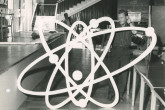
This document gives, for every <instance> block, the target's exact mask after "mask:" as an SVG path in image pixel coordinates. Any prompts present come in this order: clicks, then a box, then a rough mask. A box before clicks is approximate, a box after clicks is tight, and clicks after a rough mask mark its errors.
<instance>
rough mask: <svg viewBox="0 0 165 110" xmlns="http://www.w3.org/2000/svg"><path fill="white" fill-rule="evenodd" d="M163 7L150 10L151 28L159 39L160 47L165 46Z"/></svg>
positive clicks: (164, 12)
mask: <svg viewBox="0 0 165 110" xmlns="http://www.w3.org/2000/svg"><path fill="white" fill-rule="evenodd" d="M162 15H165V6H153V9H152V26H153V27H154V28H155V31H156V33H157V35H158V38H160V41H161V42H160V43H162V44H159V45H160V46H161V45H164V46H165V31H164V30H165V16H162Z"/></svg>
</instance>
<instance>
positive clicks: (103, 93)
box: [18, 49, 150, 110]
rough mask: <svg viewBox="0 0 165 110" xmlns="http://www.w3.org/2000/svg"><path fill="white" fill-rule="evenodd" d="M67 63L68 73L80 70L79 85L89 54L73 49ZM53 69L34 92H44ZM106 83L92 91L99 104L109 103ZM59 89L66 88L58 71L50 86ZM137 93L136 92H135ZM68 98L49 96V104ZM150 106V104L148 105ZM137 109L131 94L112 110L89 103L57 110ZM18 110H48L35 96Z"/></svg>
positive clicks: (103, 82) (62, 95)
mask: <svg viewBox="0 0 165 110" xmlns="http://www.w3.org/2000/svg"><path fill="white" fill-rule="evenodd" d="M69 56H70V57H69V61H70V62H71V63H70V66H69V70H70V71H69V73H72V72H73V71H74V70H80V71H82V73H83V78H82V80H80V82H77V83H78V84H79V83H82V82H83V80H84V79H85V78H86V77H87V75H88V73H89V71H90V65H89V64H90V60H89V59H90V52H89V51H88V50H86V49H84V50H80V49H74V50H72V51H71V52H70V54H69ZM73 65H74V66H73ZM53 69H54V68H52V70H50V73H49V74H47V75H46V76H45V78H44V79H43V80H42V81H41V82H40V83H39V84H38V86H36V88H35V89H34V91H45V90H46V86H47V83H48V80H49V78H50V75H51V73H52V71H53ZM100 71H103V70H102V69H101V68H99V69H98V71H97V72H96V74H97V73H100ZM101 73H103V74H99V75H97V76H96V77H101V76H103V75H104V72H101ZM108 83H109V80H105V81H102V82H100V83H98V84H96V85H94V88H93V90H94V91H95V92H93V93H92V97H93V98H94V99H96V100H98V101H100V102H103V103H110V102H111V101H109V100H108V99H107V94H108V92H107V91H108V86H107V85H108ZM60 88H66V81H65V79H64V76H63V75H61V72H60V71H59V72H58V73H57V75H56V77H55V78H54V81H53V84H52V86H51V90H52V91H53V90H58V89H60ZM137 93H138V92H137ZM137 95H138V94H137ZM67 97H68V94H67V93H65V94H60V95H56V96H50V103H51V104H52V105H55V104H57V103H59V102H62V101H63V100H65V99H66V98H67ZM82 97H83V96H82V95H81V94H79V95H78V96H77V97H76V99H80V98H82ZM149 104H150V103H149ZM149 104H148V106H147V109H146V110H150V105H149ZM138 109H139V95H138V96H137V99H136V103H135V106H134V107H132V106H131V94H130V96H128V97H127V96H125V98H124V102H120V103H118V104H117V105H116V106H115V107H113V108H101V107H98V106H96V105H94V104H93V103H91V102H89V103H88V105H87V107H86V108H80V107H77V106H75V105H74V104H73V103H72V102H69V103H68V104H67V105H65V106H64V107H62V108H60V109H59V110H138ZM18 110H50V109H49V108H48V107H47V106H46V104H45V99H44V97H36V96H28V97H27V99H26V100H25V102H24V103H23V104H22V105H21V106H20V108H19V109H18Z"/></svg>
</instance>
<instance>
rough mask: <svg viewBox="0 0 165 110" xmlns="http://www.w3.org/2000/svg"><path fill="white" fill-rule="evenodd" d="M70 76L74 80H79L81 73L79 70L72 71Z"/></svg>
mask: <svg viewBox="0 0 165 110" xmlns="http://www.w3.org/2000/svg"><path fill="white" fill-rule="evenodd" d="M72 77H73V79H74V80H76V81H79V80H81V79H82V77H83V75H82V72H81V71H78V70H76V71H74V72H73V74H72Z"/></svg>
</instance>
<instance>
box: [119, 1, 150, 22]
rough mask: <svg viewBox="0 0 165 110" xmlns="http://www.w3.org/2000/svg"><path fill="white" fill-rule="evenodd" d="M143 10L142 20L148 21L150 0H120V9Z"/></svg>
mask: <svg viewBox="0 0 165 110" xmlns="http://www.w3.org/2000/svg"><path fill="white" fill-rule="evenodd" d="M120 9H125V10H128V11H135V12H142V21H143V22H148V10H149V0H118V10H120Z"/></svg>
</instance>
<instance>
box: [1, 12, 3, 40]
mask: <svg viewBox="0 0 165 110" xmlns="http://www.w3.org/2000/svg"><path fill="white" fill-rule="evenodd" d="M2 19H3V15H2V10H1V39H2V40H3V23H2Z"/></svg>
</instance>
